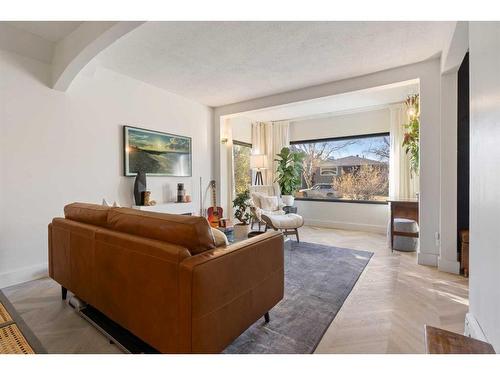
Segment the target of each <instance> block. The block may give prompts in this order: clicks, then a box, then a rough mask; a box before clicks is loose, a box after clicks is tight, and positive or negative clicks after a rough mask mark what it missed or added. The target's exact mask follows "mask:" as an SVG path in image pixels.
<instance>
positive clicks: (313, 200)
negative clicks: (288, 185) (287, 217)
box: [290, 132, 391, 205]
mask: <svg viewBox="0 0 500 375" xmlns="http://www.w3.org/2000/svg"><path fill="white" fill-rule="evenodd" d="M390 136H391V133H390V132H380V133H368V134H358V135H347V136H341V137H328V138H315V139H304V140H298V141H291V142H290V146H293V145H297V144H304V143H320V142H334V141H348V140H350V139H360V138H361V139H362V138H372V137H390ZM337 168H338V167H337ZM320 174H321V170H320ZM387 199H389V197H387ZM295 200H296V201H304V202H334V203H356V204H380V205H388V204H389V202H387V201H367V200H356V199H338V198H325V199H322V198H301V197H295Z"/></svg>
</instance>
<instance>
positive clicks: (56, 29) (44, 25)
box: [5, 21, 82, 43]
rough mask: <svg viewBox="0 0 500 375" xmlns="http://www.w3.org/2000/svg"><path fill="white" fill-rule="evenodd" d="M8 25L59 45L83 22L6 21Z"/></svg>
mask: <svg viewBox="0 0 500 375" xmlns="http://www.w3.org/2000/svg"><path fill="white" fill-rule="evenodd" d="M5 23H6V24H8V25H10V26H12V27H15V28H17V29H21V30H24V31H27V32H30V33H32V34H35V35H38V36H39V37H41V38H43V39H45V40H48V41H49V42H53V43H57V42H58V41H60V40H61V39H63V38H64V37H66V36H67V35H69V34H70V33H71V32H72V31H73V30H75V29H76V28H77V27H78V26H80V24H81V23H82V22H80V21H6V22H5Z"/></svg>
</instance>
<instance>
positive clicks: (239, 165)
mask: <svg viewBox="0 0 500 375" xmlns="http://www.w3.org/2000/svg"><path fill="white" fill-rule="evenodd" d="M251 154H252V145H251V144H248V143H244V142H238V141H233V160H234V187H235V191H236V194H240V193H243V192H244V191H245V190H248V188H249V187H250V185H251V184H252V170H251V168H250V155H251Z"/></svg>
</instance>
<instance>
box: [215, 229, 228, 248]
mask: <svg viewBox="0 0 500 375" xmlns="http://www.w3.org/2000/svg"><path fill="white" fill-rule="evenodd" d="M212 234H213V235H214V240H215V246H216V247H221V246H227V245H229V241H228V240H227V237H226V235H225V234H224V233H223V232H221V231H220V230H218V229H217V228H212Z"/></svg>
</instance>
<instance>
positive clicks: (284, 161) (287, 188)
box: [274, 147, 304, 206]
mask: <svg viewBox="0 0 500 375" xmlns="http://www.w3.org/2000/svg"><path fill="white" fill-rule="evenodd" d="M276 156H277V157H278V158H277V159H274V160H275V161H276V162H278V166H277V168H276V182H278V184H279V185H280V189H281V198H282V199H283V203H284V204H285V206H293V201H294V196H293V194H294V193H295V192H296V191H297V190H298V188H299V187H300V186H301V182H302V181H301V178H300V176H301V171H302V159H304V154H303V153H301V152H291V151H290V149H289V148H288V147H283V148H282V149H281V151H280V153H279V154H277V155H276Z"/></svg>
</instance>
